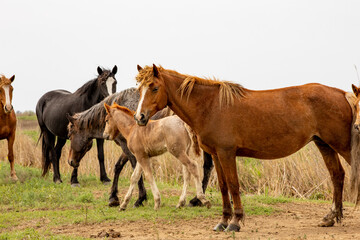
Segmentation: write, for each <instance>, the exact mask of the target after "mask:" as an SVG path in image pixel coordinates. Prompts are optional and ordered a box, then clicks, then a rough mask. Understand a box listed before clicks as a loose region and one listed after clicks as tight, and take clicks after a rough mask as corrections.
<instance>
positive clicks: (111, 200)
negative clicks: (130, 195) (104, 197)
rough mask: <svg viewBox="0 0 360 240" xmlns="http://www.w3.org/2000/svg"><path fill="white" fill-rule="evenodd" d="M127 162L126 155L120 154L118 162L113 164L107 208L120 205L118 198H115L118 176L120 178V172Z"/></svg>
mask: <svg viewBox="0 0 360 240" xmlns="http://www.w3.org/2000/svg"><path fill="white" fill-rule="evenodd" d="M128 160H129V159H128V157H127V156H126V154H125V153H122V154H121V155H120V157H119V160H118V161H117V162H116V164H115V169H114V180H113V184H112V186H111V193H110V198H109V207H116V206H119V205H120V202H119V198H118V196H117V193H118V183H119V176H120V172H121V170H122V169H123V167H124V165H125V164H126V163H127V161H128Z"/></svg>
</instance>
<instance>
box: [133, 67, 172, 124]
mask: <svg viewBox="0 0 360 240" xmlns="http://www.w3.org/2000/svg"><path fill="white" fill-rule="evenodd" d="M138 71H139V73H138V75H137V76H136V80H137V81H138V82H139V83H140V86H139V92H140V101H139V105H138V107H137V109H136V112H135V115H134V118H135V120H136V122H137V124H138V125H140V126H145V125H146V124H147V122H148V121H149V119H150V118H151V117H152V116H153V115H154V114H155V113H156V112H157V111H159V110H161V109H163V108H164V107H166V105H167V101H168V97H167V93H166V89H165V83H164V80H163V78H162V76H161V72H160V71H159V69H158V68H157V67H156V66H155V65H154V64H153V66H152V67H149V66H146V67H145V68H144V69H143V68H142V67H140V66H139V65H138Z"/></svg>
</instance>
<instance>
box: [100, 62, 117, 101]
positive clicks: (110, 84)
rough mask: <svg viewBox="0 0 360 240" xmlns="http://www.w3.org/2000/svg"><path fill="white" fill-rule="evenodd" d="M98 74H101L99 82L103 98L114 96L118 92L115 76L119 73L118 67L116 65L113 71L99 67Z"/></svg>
mask: <svg viewBox="0 0 360 240" xmlns="http://www.w3.org/2000/svg"><path fill="white" fill-rule="evenodd" d="M97 72H98V74H99V75H98V77H97V81H98V86H99V88H100V93H101V95H102V97H103V98H105V97H107V96H109V95H111V94H114V93H115V92H116V83H117V81H116V78H115V74H116V73H117V66H116V65H115V66H114V67H113V69H112V70H111V71H110V70H106V69H102V68H101V67H98V68H97Z"/></svg>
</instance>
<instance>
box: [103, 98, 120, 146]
mask: <svg viewBox="0 0 360 240" xmlns="http://www.w3.org/2000/svg"><path fill="white" fill-rule="evenodd" d="M116 106H119V105H117V104H116V103H114V104H113V105H112V106H111V107H110V106H109V105H107V104H106V103H104V107H105V109H106V112H107V115H106V117H105V123H106V124H105V130H104V138H105V139H108V140H113V139H115V138H116V137H117V136H118V135H119V134H120V132H119V129H118V128H117V126H116V122H115V119H114V117H113V116H114V111H115V108H116Z"/></svg>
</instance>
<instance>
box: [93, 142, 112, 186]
mask: <svg viewBox="0 0 360 240" xmlns="http://www.w3.org/2000/svg"><path fill="white" fill-rule="evenodd" d="M96 147H97V152H98V159H99V165H100V181H101V182H102V183H104V184H107V183H110V182H111V180H110V178H108V176H107V174H106V170H105V164H104V139H99V138H97V139H96Z"/></svg>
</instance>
